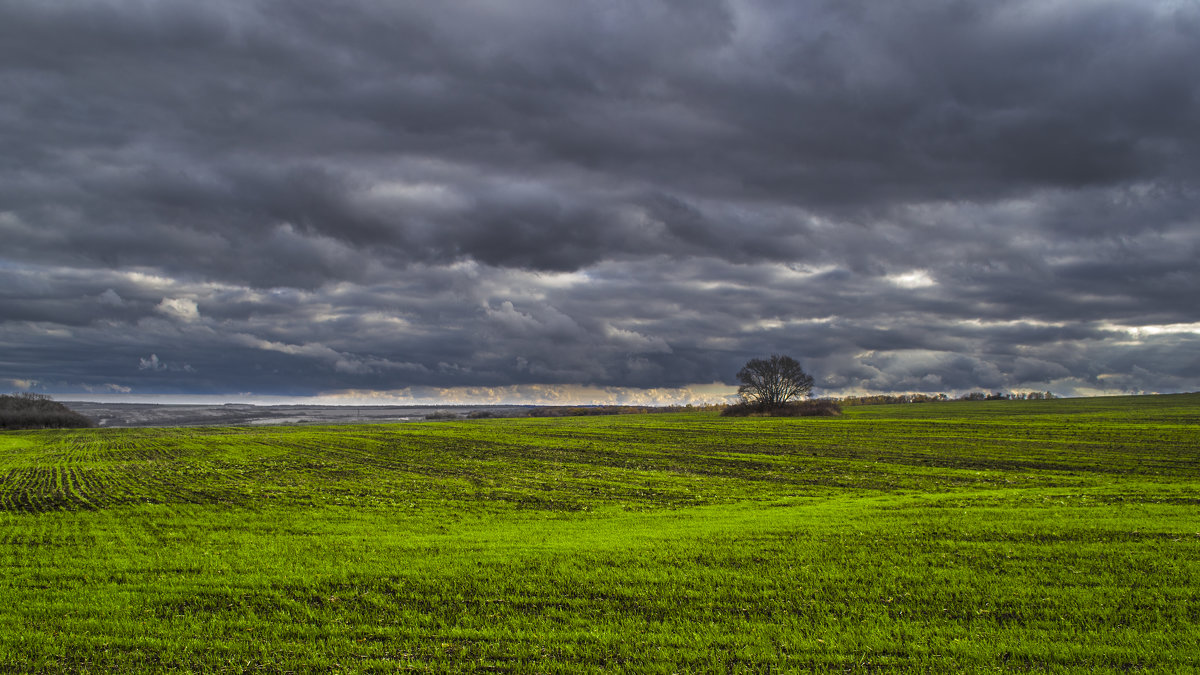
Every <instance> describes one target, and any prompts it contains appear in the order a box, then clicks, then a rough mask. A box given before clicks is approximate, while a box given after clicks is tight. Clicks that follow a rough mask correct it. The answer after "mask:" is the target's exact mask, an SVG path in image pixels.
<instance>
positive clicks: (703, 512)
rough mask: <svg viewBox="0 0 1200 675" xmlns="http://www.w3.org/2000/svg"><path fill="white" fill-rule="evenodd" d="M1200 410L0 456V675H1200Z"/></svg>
mask: <svg viewBox="0 0 1200 675" xmlns="http://www.w3.org/2000/svg"><path fill="white" fill-rule="evenodd" d="M1198 507H1200V395H1173V396H1153V397H1151V396H1147V397H1130V398H1104V399H1069V400H1056V401H1020V402H1018V401H1001V402H989V403H939V404H919V405H904V406H874V407H862V408H850V409H847V412H846V414H845V415H844V416H843V417H840V418H802V419H728V418H719V417H717V416H716V415H715V414H707V413H684V414H660V415H629V416H617V417H590V418H560V419H529V420H518V419H501V420H478V421H470V422H454V423H428V424H395V425H358V426H333V427H272V428H190V429H178V428H177V429H88V430H74V431H27V432H5V433H0V671H16V672H38V671H50V672H62V671H67V672H108V671H112V670H114V669H117V670H125V671H168V670H185V671H187V670H190V671H197V672H305V671H314V670H333V671H347V672H395V671H398V670H418V671H437V672H448V671H450V672H453V671H479V672H620V671H628V672H663V673H670V672H742V671H745V672H765V671H768V670H770V671H781V672H783V671H787V672H797V671H799V672H802V671H806V670H812V671H820V672H828V671H831V670H836V671H852V672H853V671H862V672H866V671H878V670H891V669H894V670H901V671H916V672H958V671H964V670H966V671H976V672H979V671H984V672H987V671H1025V670H1032V671H1054V672H1062V671H1078V672H1085V671H1087V672H1104V671H1114V672H1115V671H1121V672H1125V671H1129V670H1148V671H1154V672H1179V671H1195V670H1197V669H1198V668H1200V604H1198V603H1197V601H1196V599H1195V597H1196V595H1197V585H1198V584H1197V581H1196V580H1197V579H1198V578H1200V510H1198Z"/></svg>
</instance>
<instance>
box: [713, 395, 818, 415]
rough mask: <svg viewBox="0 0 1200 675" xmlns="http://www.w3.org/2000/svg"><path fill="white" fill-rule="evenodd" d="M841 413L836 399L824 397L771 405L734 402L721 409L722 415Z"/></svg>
mask: <svg viewBox="0 0 1200 675" xmlns="http://www.w3.org/2000/svg"><path fill="white" fill-rule="evenodd" d="M841 414H842V406H840V405H838V403H837V401H831V400H829V399H824V398H822V399H815V400H812V401H790V402H788V403H784V404H782V405H773V406H764V405H759V404H757V403H751V402H746V403H736V404H734V405H731V406H729V407H728V408H725V409H724V410H722V411H721V416H722V417H836V416H838V415H841Z"/></svg>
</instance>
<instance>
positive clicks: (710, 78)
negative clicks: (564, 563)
mask: <svg viewBox="0 0 1200 675" xmlns="http://www.w3.org/2000/svg"><path fill="white" fill-rule="evenodd" d="M1197 64H1200V4H1198V3H1197V2H1195V1H1191V0H1179V1H1167V0H1163V1H1153V0H1125V1H1120V0H1115V1H1108V2H1105V1H1103V0H1062V1H1058V0H1027V1H1021V0H1015V1H1011V2H1008V1H997V0H981V1H978V2H972V1H969V0H953V1H951V0H922V1H920V2H915V1H914V2H908V1H888V2H874V1H867V0H862V1H853V0H821V1H818V0H595V1H592V0H577V1H572V2H561V1H560V0H473V1H471V0H439V1H438V2H425V1H412V2H406V1H403V0H344V1H340V2H328V1H326V0H287V1H284V0H278V1H276V0H206V1H205V2H195V1H194V0H187V1H184V0H180V1H173V0H136V1H135V0H90V1H83V0H79V1H75V0H61V1H56V2H45V1H43V0H0V92H2V94H0V389H3V388H5V387H7V389H8V390H10V391H11V390H33V391H40V392H47V393H52V394H54V395H56V396H57V397H60V398H68V399H69V398H96V397H98V396H99V395H104V394H122V395H129V396H147V395H156V394H157V395H166V394H170V395H183V396H185V397H186V396H207V397H210V398H211V399H213V400H216V399H228V400H250V399H261V400H265V399H266V398H269V397H289V396H300V397H324V400H331V401H348V402H349V401H353V402H358V401H371V400H374V401H378V402H388V403H391V402H396V401H406V400H413V401H416V400H422V401H424V400H432V399H440V400H447V401H501V400H503V401H518V400H520V401H531V402H538V401H558V402H589V401H597V402H604V401H637V402H654V401H660V402H676V401H678V402H687V401H693V400H704V399H712V398H714V397H717V396H719V395H721V394H722V393H728V392H730V391H731V390H732V387H729V386H728V385H729V384H731V383H732V382H733V381H734V374H735V373H736V372H737V370H738V368H739V367H740V366H741V365H742V364H743V363H744V362H745V361H746V360H747V359H748V358H751V357H756V356H766V355H768V354H771V353H785V354H789V355H792V356H794V357H795V358H797V359H798V360H800V361H801V363H802V364H803V365H804V367H805V368H806V370H808V371H809V372H811V373H812V374H813V375H814V376H815V378H816V381H817V387H818V389H817V393H818V394H847V393H861V392H918V391H922V392H946V393H949V394H955V393H961V392H965V391H969V390H1004V391H1009V390H1016V391H1028V390H1038V391H1044V390H1050V391H1053V392H1055V393H1057V394H1061V395H1081V394H1096V393H1122V392H1175V391H1192V390H1200V264H1198V262H1197V261H1198V259H1200V255H1198V254H1200V188H1198V186H1200V68H1198V67H1197ZM172 400H175V399H172Z"/></svg>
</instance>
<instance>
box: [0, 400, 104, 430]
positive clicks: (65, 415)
mask: <svg viewBox="0 0 1200 675" xmlns="http://www.w3.org/2000/svg"><path fill="white" fill-rule="evenodd" d="M91 426H95V425H94V424H93V423H92V420H90V419H88V418H86V417H84V416H83V415H80V414H79V413H77V412H75V411H74V410H71V409H70V408H68V407H67V406H65V405H63V404H61V403H59V402H58V401H53V400H51V399H50V397H49V396H46V395H45V394H33V393H29V392H23V393H20V394H11V395H8V394H0V429H69V428H76V427H91Z"/></svg>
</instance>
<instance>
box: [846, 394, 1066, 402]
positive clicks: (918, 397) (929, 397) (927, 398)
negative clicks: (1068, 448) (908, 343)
mask: <svg viewBox="0 0 1200 675" xmlns="http://www.w3.org/2000/svg"><path fill="white" fill-rule="evenodd" d="M1053 398H1058V397H1057V396H1055V395H1054V394H1052V393H1050V392H1048V391H1027V392H1015V391H1014V392H1000V391H997V392H992V393H990V394H989V393H987V392H983V391H972V392H970V393H967V394H963V395H962V396H959V397H958V398H957V399H953V398H951V397H949V396H947V395H946V394H873V395H871V396H846V397H844V398H833V399H830V400H833V401H837V402H838V403H841V404H842V405H885V404H889V403H936V402H938V401H953V400H959V401H1045V400H1050V399H1053Z"/></svg>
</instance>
